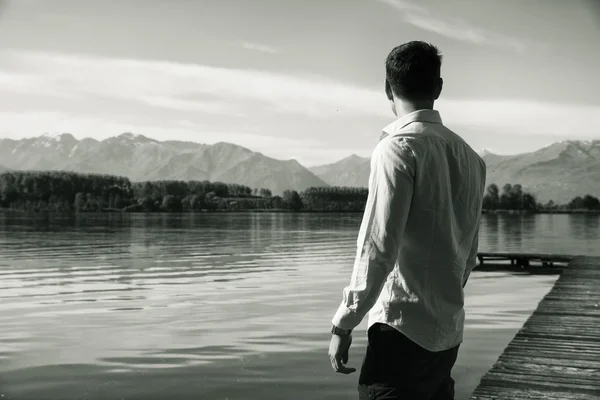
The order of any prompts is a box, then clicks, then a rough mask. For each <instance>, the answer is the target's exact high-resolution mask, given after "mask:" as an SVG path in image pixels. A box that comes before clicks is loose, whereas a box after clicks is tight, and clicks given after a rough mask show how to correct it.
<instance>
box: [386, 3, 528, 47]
mask: <svg viewBox="0 0 600 400" xmlns="http://www.w3.org/2000/svg"><path fill="white" fill-rule="evenodd" d="M380 1H381V2H383V3H385V4H387V5H389V6H391V7H393V8H395V9H396V10H398V11H400V12H401V13H402V16H403V19H404V21H405V22H406V23H409V24H411V25H413V26H416V27H418V28H421V29H424V30H426V31H430V32H434V33H437V34H439V35H442V36H445V37H448V38H451V39H456V40H460V41H463V42H469V43H474V44H478V45H490V46H497V47H507V48H512V49H514V50H516V51H519V52H522V51H525V50H526V48H527V47H528V43H527V42H526V41H525V40H522V39H517V38H513V37H510V36H508V35H504V34H501V33H497V32H491V31H488V30H485V29H482V28H476V27H473V26H470V25H469V24H468V23H466V22H465V21H463V20H460V19H456V18H453V19H440V18H438V17H436V16H434V15H433V14H432V13H431V11H429V10H428V9H427V8H425V7H422V6H419V5H416V4H413V3H410V2H407V1H402V0H380Z"/></svg>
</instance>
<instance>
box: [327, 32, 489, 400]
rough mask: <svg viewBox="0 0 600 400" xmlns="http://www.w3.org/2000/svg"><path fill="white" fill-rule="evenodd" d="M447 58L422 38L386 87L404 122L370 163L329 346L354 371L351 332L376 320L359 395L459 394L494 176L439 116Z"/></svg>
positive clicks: (392, 128) (337, 363) (404, 50)
mask: <svg viewBox="0 0 600 400" xmlns="http://www.w3.org/2000/svg"><path fill="white" fill-rule="evenodd" d="M441 58H442V57H441V55H440V54H439V52H438V50H437V48H436V47H434V46H433V45H431V44H428V43H424V42H418V41H415V42H409V43H406V44H403V45H401V46H398V47H396V48H395V49H393V50H392V52H391V53H390V54H389V56H388V58H387V61H386V82H385V91H386V94H387V97H388V99H389V101H390V103H391V107H392V111H393V112H394V114H395V115H396V116H397V117H398V119H397V120H396V121H395V122H393V123H392V124H390V125H388V126H387V127H386V128H384V129H383V134H382V136H381V138H380V141H379V143H378V144H377V146H376V148H375V150H374V151H373V155H372V157H371V174H370V177H369V196H368V199H367V204H366V208H365V212H364V216H363V220H362V225H361V228H360V232H359V235H358V240H357V254H356V260H355V263H354V270H353V273H352V278H351V281H350V285H349V286H348V287H346V288H345V289H344V291H343V300H342V303H341V305H340V307H339V309H338V310H337V312H336V314H335V316H334V317H333V321H332V322H333V328H332V338H331V343H330V347H329V356H330V359H331V364H332V367H333V368H334V370H335V371H337V372H340V373H345V374H348V373H351V372H354V371H355V369H354V368H349V367H347V366H346V365H345V364H346V363H347V362H348V349H349V347H350V344H351V342H352V336H351V333H352V330H353V329H354V328H355V327H356V326H357V325H358V324H360V322H361V321H362V319H363V317H364V316H365V315H366V314H367V313H369V324H368V326H369V328H368V346H367V352H366V355H365V358H364V361H363V365H362V369H361V372H360V376H359V385H358V390H359V398H360V399H411V400H420V399H423V400H425V399H453V398H454V381H453V380H452V378H451V376H450V372H451V369H452V367H453V366H454V363H455V362H456V357H457V353H458V347H459V345H460V343H461V342H462V339H463V326H464V318H465V313H464V309H463V303H464V293H463V287H464V285H465V283H466V282H467V279H468V277H469V274H470V272H471V270H472V269H473V267H474V266H475V260H476V256H477V247H478V234H479V222H480V218H481V206H482V200H483V194H484V186H485V175H486V174H485V171H486V170H485V163H484V161H483V160H482V159H481V158H480V157H479V156H478V155H477V153H475V151H473V149H472V148H471V147H470V146H469V145H468V144H467V143H465V142H464V141H463V140H462V139H461V137H460V136H458V135H457V134H455V133H454V132H452V131H451V130H449V129H448V128H446V127H445V126H444V125H443V124H442V120H441V118H440V115H439V113H438V112H437V111H435V110H434V109H433V104H434V101H435V100H437V99H438V97H439V96H440V93H441V91H442V83H443V81H442V78H441V77H440V69H441ZM466 112H468V111H466Z"/></svg>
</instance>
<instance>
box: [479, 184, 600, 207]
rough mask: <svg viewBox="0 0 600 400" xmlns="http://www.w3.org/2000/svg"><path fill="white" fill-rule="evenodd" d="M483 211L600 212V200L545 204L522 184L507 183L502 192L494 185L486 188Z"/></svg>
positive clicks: (589, 198)
mask: <svg viewBox="0 0 600 400" xmlns="http://www.w3.org/2000/svg"><path fill="white" fill-rule="evenodd" d="M483 209H484V210H486V211H495V210H513V211H526V212H535V211H563V210H587V211H595V210H600V200H599V199H598V198H597V197H595V196H592V195H590V194H586V195H585V196H577V197H575V198H573V199H572V200H571V201H570V202H569V203H567V204H556V203H555V202H554V201H552V200H550V201H548V202H547V203H545V204H542V203H539V202H537V201H536V198H535V196H534V195H533V194H531V193H529V192H526V191H524V190H523V187H522V186H521V185H520V184H514V185H513V184H510V183H507V184H505V185H504V186H503V187H502V192H501V191H500V189H499V188H498V186H497V185H496V184H494V183H492V184H490V185H489V186H488V187H487V188H486V193H485V195H484V197H483Z"/></svg>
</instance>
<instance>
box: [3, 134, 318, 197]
mask: <svg viewBox="0 0 600 400" xmlns="http://www.w3.org/2000/svg"><path fill="white" fill-rule="evenodd" d="M0 164H2V165H3V166H4V168H5V169H11V170H36V171H47V170H55V171H56V170H62V171H74V172H82V173H102V174H112V175H120V176H126V177H128V178H130V179H131V180H132V181H149V180H150V181H155V180H209V181H213V182H216V181H219V182H225V183H240V184H243V185H247V186H250V187H252V188H266V189H271V191H272V192H273V193H281V192H283V191H284V190H286V189H296V190H304V189H306V188H308V187H310V186H327V184H326V183H325V182H323V181H322V180H321V179H320V178H318V177H317V176H315V175H314V174H313V173H312V172H310V171H309V170H308V169H306V168H305V167H303V166H302V165H301V164H300V163H299V162H298V161H296V160H277V159H274V158H271V157H267V156H265V155H263V154H261V153H257V152H254V151H251V150H249V149H247V148H245V147H241V146H237V145H234V144H230V143H224V142H220V143H216V144H212V145H206V144H200V143H194V142H179V141H164V142H160V141H158V140H154V139H150V138H147V137H145V136H142V135H133V134H131V133H124V134H122V135H119V136H115V137H111V138H108V139H105V140H102V141H98V140H95V139H89V138H85V139H81V140H77V139H76V138H75V137H73V135H71V134H68V133H66V134H62V135H55V136H53V135H42V136H39V137H34V138H28V139H21V140H12V139H0ZM0 168H2V167H0ZM0 171H1V169H0Z"/></svg>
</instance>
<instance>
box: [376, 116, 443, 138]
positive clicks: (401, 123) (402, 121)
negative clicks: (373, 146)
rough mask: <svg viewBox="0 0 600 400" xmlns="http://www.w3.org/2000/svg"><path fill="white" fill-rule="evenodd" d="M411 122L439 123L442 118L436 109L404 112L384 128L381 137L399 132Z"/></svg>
mask: <svg viewBox="0 0 600 400" xmlns="http://www.w3.org/2000/svg"><path fill="white" fill-rule="evenodd" d="M413 122H430V123H432V124H441V123H442V118H441V117H440V113H439V112H438V111H437V110H417V111H413V112H411V113H410V114H406V115H404V116H403V117H401V118H398V119H397V120H395V121H394V122H392V123H391V124H389V125H388V126H386V127H385V128H383V133H382V135H381V138H383V137H385V136H387V135H393V134H394V133H398V132H400V130H401V129H402V128H404V127H405V126H406V125H408V124H410V123H413Z"/></svg>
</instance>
